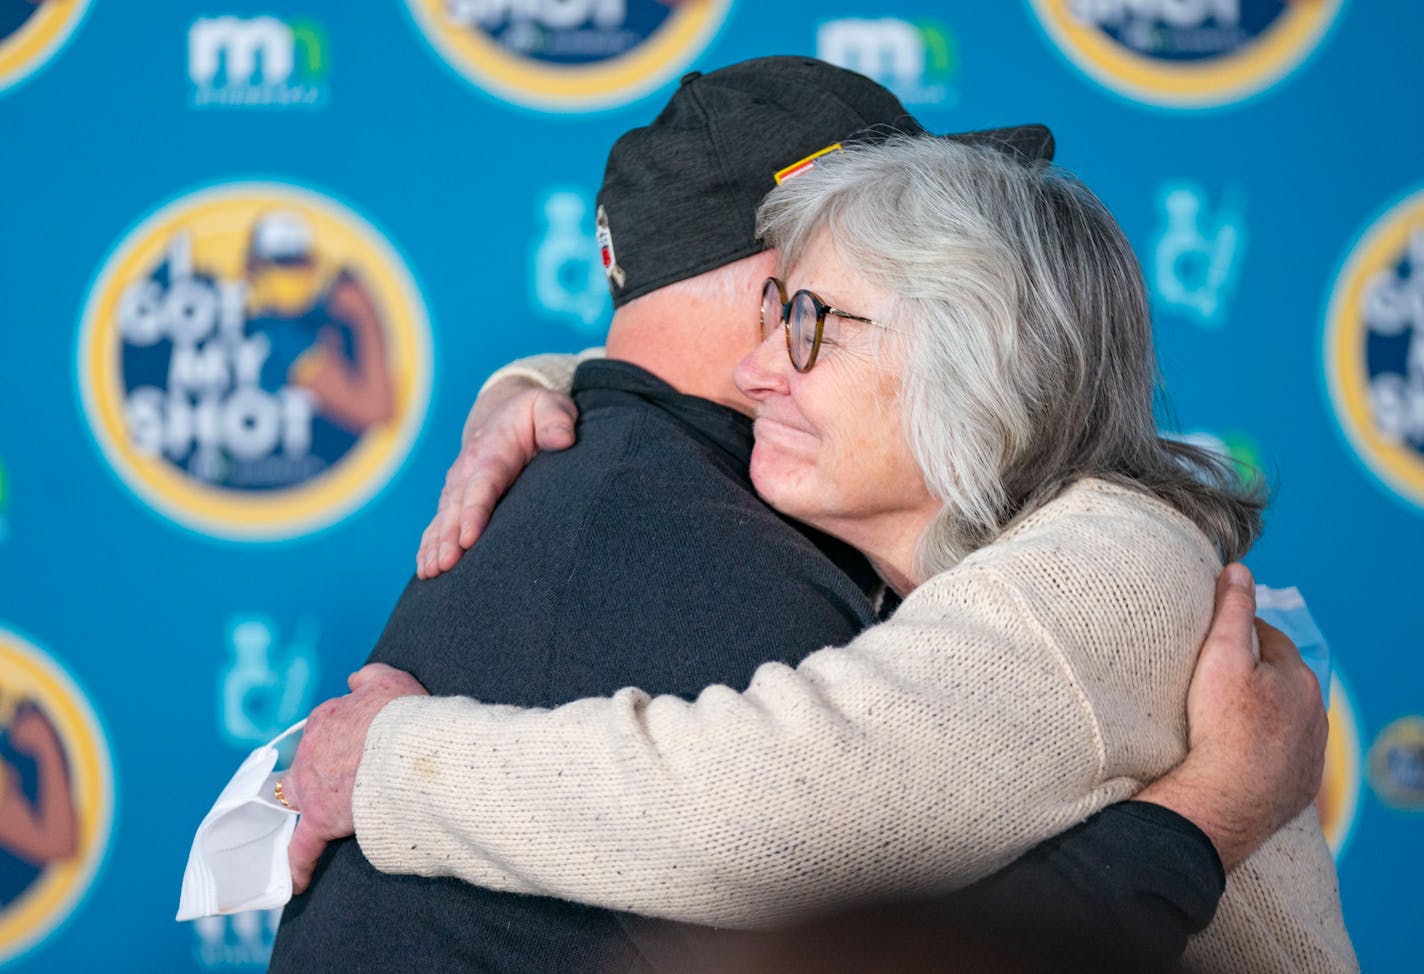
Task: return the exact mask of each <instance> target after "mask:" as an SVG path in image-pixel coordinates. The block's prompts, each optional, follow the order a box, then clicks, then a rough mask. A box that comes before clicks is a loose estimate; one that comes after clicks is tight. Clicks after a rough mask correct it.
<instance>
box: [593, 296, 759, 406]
mask: <svg viewBox="0 0 1424 974" xmlns="http://www.w3.org/2000/svg"><path fill="white" fill-rule="evenodd" d="M712 305H713V302H708V301H696V300H694V301H688V300H685V299H677V298H674V299H671V300H663V299H662V298H661V297H660V296H659V295H658V294H656V293H654V294H650V295H648V296H647V297H644V298H640V299H639V300H637V301H634V302H631V303H630V304H627V305H624V306H623V307H622V308H619V309H618V310H617V311H616V312H615V313H614V315H613V323H612V324H611V325H610V326H609V329H608V342H607V352H608V357H609V358H611V359H621V360H622V361H624V362H631V363H632V364H634V365H636V366H639V367H640V368H644V369H647V370H648V371H649V372H651V373H652V374H653V375H655V376H657V377H658V378H659V379H662V380H663V381H664V382H666V383H667V384H668V385H670V386H672V387H673V388H674V389H676V390H677V391H678V392H681V393H684V394H686V395H689V396H700V397H701V398H703V399H710V400H711V401H713V402H716V403H720V404H721V405H723V406H727V407H728V408H730V409H735V410H737V411H738V412H740V413H744V414H746V415H748V416H750V415H751V414H752V409H753V407H752V403H751V401H750V400H748V399H747V398H746V397H745V396H743V395H742V394H741V392H739V391H738V390H737V387H736V385H734V384H733V382H732V369H733V368H734V367H735V366H736V364H737V362H738V361H740V359H741V358H742V356H743V355H745V354H746V353H747V351H748V350H749V349H751V348H752V346H753V344H754V343H755V341H756V334H755V322H746V323H743V322H735V321H730V320H728V318H729V317H730V316H729V315H728V313H727V309H725V308H718V307H714V306H712Z"/></svg>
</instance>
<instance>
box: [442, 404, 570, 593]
mask: <svg viewBox="0 0 1424 974" xmlns="http://www.w3.org/2000/svg"><path fill="white" fill-rule="evenodd" d="M486 397H488V402H485V401H484V400H485V399H486ZM577 417H578V409H577V407H576V406H575V405H574V402H573V400H572V399H571V398H569V397H568V396H567V395H565V394H564V393H561V392H551V391H549V390H546V389H541V388H538V387H536V386H532V385H530V384H529V383H527V382H526V381H524V380H517V381H512V380H507V381H504V382H501V383H500V384H498V385H496V386H494V387H492V389H491V390H487V391H486V393H485V395H484V396H482V397H481V401H479V402H476V404H475V408H474V409H472V410H471V411H470V416H469V419H468V420H467V423H466V428H465V432H464V436H463V438H462V442H463V443H464V446H463V447H462V448H461V450H460V454H459V456H457V457H456V458H455V462H454V463H453V464H452V465H451V466H450V470H449V472H448V473H447V474H446V476H445V485H444V488H443V489H442V490H441V492H440V501H439V504H438V505H437V509H436V512H435V517H434V519H433V520H432V521H431V522H430V524H429V525H427V526H426V528H425V531H424V532H423V533H422V534H421V537H420V546H419V548H418V549H417V551H416V575H417V576H418V577H420V578H422V579H429V578H434V577H435V576H436V575H439V574H440V573H441V572H445V571H449V570H450V569H451V568H453V567H454V566H455V563H456V562H457V561H459V560H460V556H461V555H462V554H463V553H464V552H465V550H466V549H468V548H469V547H470V546H471V545H473V544H474V543H475V542H476V541H477V540H479V536H480V535H481V534H482V533H483V532H484V529H485V527H486V526H487V525H488V524H489V519H490V517H491V515H492V514H493V513H494V508H495V505H496V504H498V503H499V499H500V498H501V497H503V496H504V494H505V492H506V491H508V490H509V488H510V486H511V485H512V484H513V483H514V481H515V480H516V479H517V478H518V476H519V474H520V473H521V472H522V471H523V470H524V468H525V467H526V466H528V464H529V462H530V461H531V460H533V459H534V457H535V456H536V455H537V454H538V453H539V451H540V450H563V449H567V448H568V447H570V446H572V445H573V443H574V421H575V420H576V419H577Z"/></svg>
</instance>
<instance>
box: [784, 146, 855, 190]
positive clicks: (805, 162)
mask: <svg viewBox="0 0 1424 974" xmlns="http://www.w3.org/2000/svg"><path fill="white" fill-rule="evenodd" d="M840 148H841V144H840V143H839V142H835V143H832V144H831V145H828V146H826V147H825V148H824V149H820V150H818V151H816V152H813V153H811V154H810V155H809V156H807V157H806V158H805V159H801V160H798V161H797V162H793V163H792V164H791V165H789V166H787V167H786V168H785V169H782V170H780V171H779V172H778V173H777V174H776V176H775V179H776V185H778V186H780V185H781V184H782V183H784V182H786V181H787V180H788V179H794V178H796V177H797V176H799V175H801V174H802V173H805V172H810V171H811V170H812V169H814V168H816V160H817V159H819V158H821V156H823V155H825V154H826V153H828V152H836V151H838V150H839V149H840Z"/></svg>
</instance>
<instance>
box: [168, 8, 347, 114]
mask: <svg viewBox="0 0 1424 974" xmlns="http://www.w3.org/2000/svg"><path fill="white" fill-rule="evenodd" d="M325 76H326V44H325V41H324V38H323V36H322V32H321V30H320V29H319V28H318V27H317V26H316V25H315V24H312V23H310V22H305V21H284V20H279V19H278V18H276V17H251V18H241V17H200V18H199V19H198V20H195V21H194V22H193V25H192V26H191V27H189V28H188V78H189V79H190V80H191V81H192V83H193V104H195V105H200V106H208V105H224V106H258V107H265V106H283V107H285V106H293V105H297V106H306V107H310V106H312V105H316V104H317V103H319V102H320V101H321V100H322V97H323V95H324V94H325V88H324V85H323V80H324V78H325Z"/></svg>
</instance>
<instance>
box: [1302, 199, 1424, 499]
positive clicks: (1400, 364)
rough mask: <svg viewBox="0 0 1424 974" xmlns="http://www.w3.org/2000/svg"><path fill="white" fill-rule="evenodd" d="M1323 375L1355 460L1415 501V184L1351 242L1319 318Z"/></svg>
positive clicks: (1420, 442)
mask: <svg viewBox="0 0 1424 974" xmlns="http://www.w3.org/2000/svg"><path fill="white" fill-rule="evenodd" d="M1325 375H1326V383H1327V385H1328V387H1329V390H1330V400H1331V404H1332V405H1333V406H1334V408H1335V415H1336V417H1337V418H1338V419H1339V421H1340V426H1341V429H1343V430H1344V432H1345V436H1346V438H1347V439H1349V441H1350V445H1351V446H1352V447H1354V450H1355V452H1356V454H1358V455H1359V457H1360V459H1361V460H1363V461H1364V463H1365V466H1366V467H1368V468H1369V470H1370V471H1371V472H1372V473H1374V474H1375V476H1376V477H1378V478H1379V479H1380V480H1381V481H1383V482H1384V483H1385V484H1386V485H1387V486H1388V487H1390V488H1391V489H1392V490H1394V491H1395V492H1397V493H1399V494H1400V495H1402V496H1403V497H1404V498H1405V499H1407V500H1409V501H1412V502H1413V503H1415V504H1419V505H1424V190H1421V191H1420V192H1417V193H1415V194H1414V195H1412V196H1410V197H1409V198H1408V199H1406V200H1404V201H1403V202H1402V203H1399V204H1398V205H1396V206H1395V207H1393V208H1392V209H1391V210H1390V211H1389V212H1388V213H1386V214H1385V215H1384V216H1383V217H1382V218H1380V219H1379V220H1377V221H1376V222H1375V223H1374V225H1373V226H1371V227H1370V228H1369V230H1367V231H1366V232H1365V234H1364V236H1363V237H1362V238H1361V239H1360V242H1359V243H1358V244H1356V245H1355V247H1354V248H1353V250H1352V251H1351V253H1350V257H1349V259H1348V260H1347V261H1346V262H1345V266H1344V269H1343V270H1342V271H1341V272H1340V276H1339V277H1338V278H1337V279H1336V283H1335V290H1334V293H1333V294H1332V296H1331V298H1330V306H1329V310H1328V311H1327V312H1326V324H1325Z"/></svg>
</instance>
